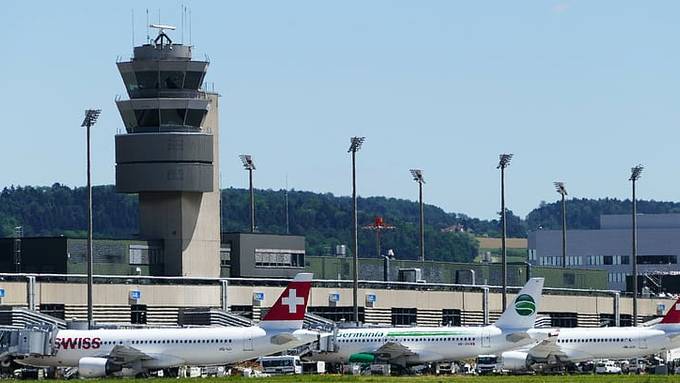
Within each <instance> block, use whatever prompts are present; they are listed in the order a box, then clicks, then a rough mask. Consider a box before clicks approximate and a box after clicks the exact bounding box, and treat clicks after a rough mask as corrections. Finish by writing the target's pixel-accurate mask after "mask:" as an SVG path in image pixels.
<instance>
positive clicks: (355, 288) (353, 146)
mask: <svg viewBox="0 0 680 383" xmlns="http://www.w3.org/2000/svg"><path fill="white" fill-rule="evenodd" d="M365 140H366V137H352V138H351V139H350V145H349V149H348V150H347V153H352V224H353V228H352V229H353V231H352V234H353V236H354V238H353V241H352V253H353V254H352V255H353V263H354V267H353V270H352V278H353V280H354V281H353V284H352V306H353V308H354V323H355V324H358V323H359V300H358V299H359V297H358V295H359V222H358V219H357V167H356V157H357V152H358V151H359V149H361V145H362V144H363V143H364V141H365Z"/></svg>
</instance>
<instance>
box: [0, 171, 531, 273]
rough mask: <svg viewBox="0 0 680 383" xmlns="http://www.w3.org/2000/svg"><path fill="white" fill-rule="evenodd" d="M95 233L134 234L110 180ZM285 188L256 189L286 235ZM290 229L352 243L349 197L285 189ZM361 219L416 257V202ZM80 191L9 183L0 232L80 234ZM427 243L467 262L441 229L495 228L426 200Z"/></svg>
mask: <svg viewBox="0 0 680 383" xmlns="http://www.w3.org/2000/svg"><path fill="white" fill-rule="evenodd" d="M93 195H94V196H93V209H94V230H95V236H96V237H99V238H102V237H114V238H115V237H130V236H132V235H134V234H136V233H137V232H138V224H137V197H136V196H135V195H125V194H118V193H116V192H115V189H114V187H113V186H111V185H107V186H97V187H95V188H94V191H93ZM284 196H285V192H284V191H283V190H281V191H273V190H256V212H257V213H256V224H257V230H258V231H259V232H264V233H285V232H286V223H285V222H286V220H285V203H284ZM288 201H289V209H288V210H289V222H290V225H289V226H290V233H291V234H301V235H305V236H306V238H307V251H308V253H309V254H311V255H323V254H330V253H331V251H332V249H334V248H335V246H336V245H338V244H346V245H349V244H350V243H351V225H352V218H351V212H352V205H351V198H349V197H336V196H333V195H332V194H319V193H312V192H302V191H290V192H288ZM358 207H359V224H360V225H362V226H363V225H366V224H370V223H372V222H373V220H374V217H375V216H377V215H379V216H382V217H384V219H385V220H386V222H387V223H390V224H392V225H395V226H396V229H395V230H392V231H389V232H385V233H384V235H383V249H388V248H393V249H394V250H395V252H396V253H397V256H398V257H400V258H413V259H415V258H416V257H417V254H418V226H417V225H418V213H419V209H418V204H417V203H416V202H413V201H406V200H399V199H394V198H384V197H370V198H359V201H358ZM86 214H87V211H86V192H85V189H84V188H73V189H72V188H69V187H66V186H63V185H59V184H54V185H52V186H51V187H31V186H27V187H9V188H5V189H3V190H2V193H0V235H2V236H12V235H13V230H14V227H15V226H19V225H21V226H23V228H24V235H25V236H36V235H62V234H63V235H68V236H84V235H85V230H86V227H87V226H86V222H87V220H86ZM425 217H426V218H425V219H426V228H425V230H426V243H425V248H426V251H427V256H428V258H429V259H438V260H450V261H468V260H471V259H472V258H473V257H474V256H476V255H477V250H478V249H477V247H478V245H477V241H476V240H474V238H473V236H472V235H470V234H466V233H458V232H453V233H452V232H447V231H446V230H443V229H446V228H451V227H454V226H456V225H460V226H461V227H464V228H468V229H470V230H473V231H474V232H475V233H479V234H489V235H495V234H497V233H498V226H499V224H498V221H486V220H479V219H475V218H470V217H467V216H464V215H461V214H452V213H447V212H445V211H443V210H442V209H440V208H438V207H436V206H431V205H426V206H425ZM508 223H509V233H510V235H511V236H524V235H525V234H526V233H525V232H524V228H523V225H522V222H521V220H520V218H519V217H516V216H514V215H512V214H510V215H509V219H508ZM248 227H249V214H248V192H247V190H244V189H224V190H223V191H222V229H223V231H245V230H247V229H248ZM359 241H360V252H361V254H362V255H365V256H375V237H374V234H373V233H372V232H370V231H367V230H361V232H360V235H359Z"/></svg>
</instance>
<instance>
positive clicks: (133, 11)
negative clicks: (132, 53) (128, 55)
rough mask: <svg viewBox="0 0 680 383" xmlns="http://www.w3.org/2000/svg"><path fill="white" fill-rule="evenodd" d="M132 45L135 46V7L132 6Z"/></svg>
mask: <svg viewBox="0 0 680 383" xmlns="http://www.w3.org/2000/svg"><path fill="white" fill-rule="evenodd" d="M131 11H132V20H131V21H132V46H133V47H134V46H135V9H134V8H132V10H131Z"/></svg>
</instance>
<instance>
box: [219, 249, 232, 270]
mask: <svg viewBox="0 0 680 383" xmlns="http://www.w3.org/2000/svg"><path fill="white" fill-rule="evenodd" d="M230 265H231V246H229V247H223V248H221V249H220V266H222V267H225V266H230Z"/></svg>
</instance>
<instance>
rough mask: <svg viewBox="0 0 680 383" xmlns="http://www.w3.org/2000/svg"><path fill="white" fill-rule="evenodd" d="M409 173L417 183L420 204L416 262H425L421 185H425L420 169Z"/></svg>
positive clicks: (423, 210) (423, 212)
mask: <svg viewBox="0 0 680 383" xmlns="http://www.w3.org/2000/svg"><path fill="white" fill-rule="evenodd" d="M410 172H411V176H412V177H413V180H414V181H416V182H417V183H418V200H419V202H420V220H419V221H420V224H419V226H420V255H419V256H418V260H419V261H420V262H425V206H424V205H423V184H424V183H425V178H423V171H422V170H420V169H411V170H410Z"/></svg>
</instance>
